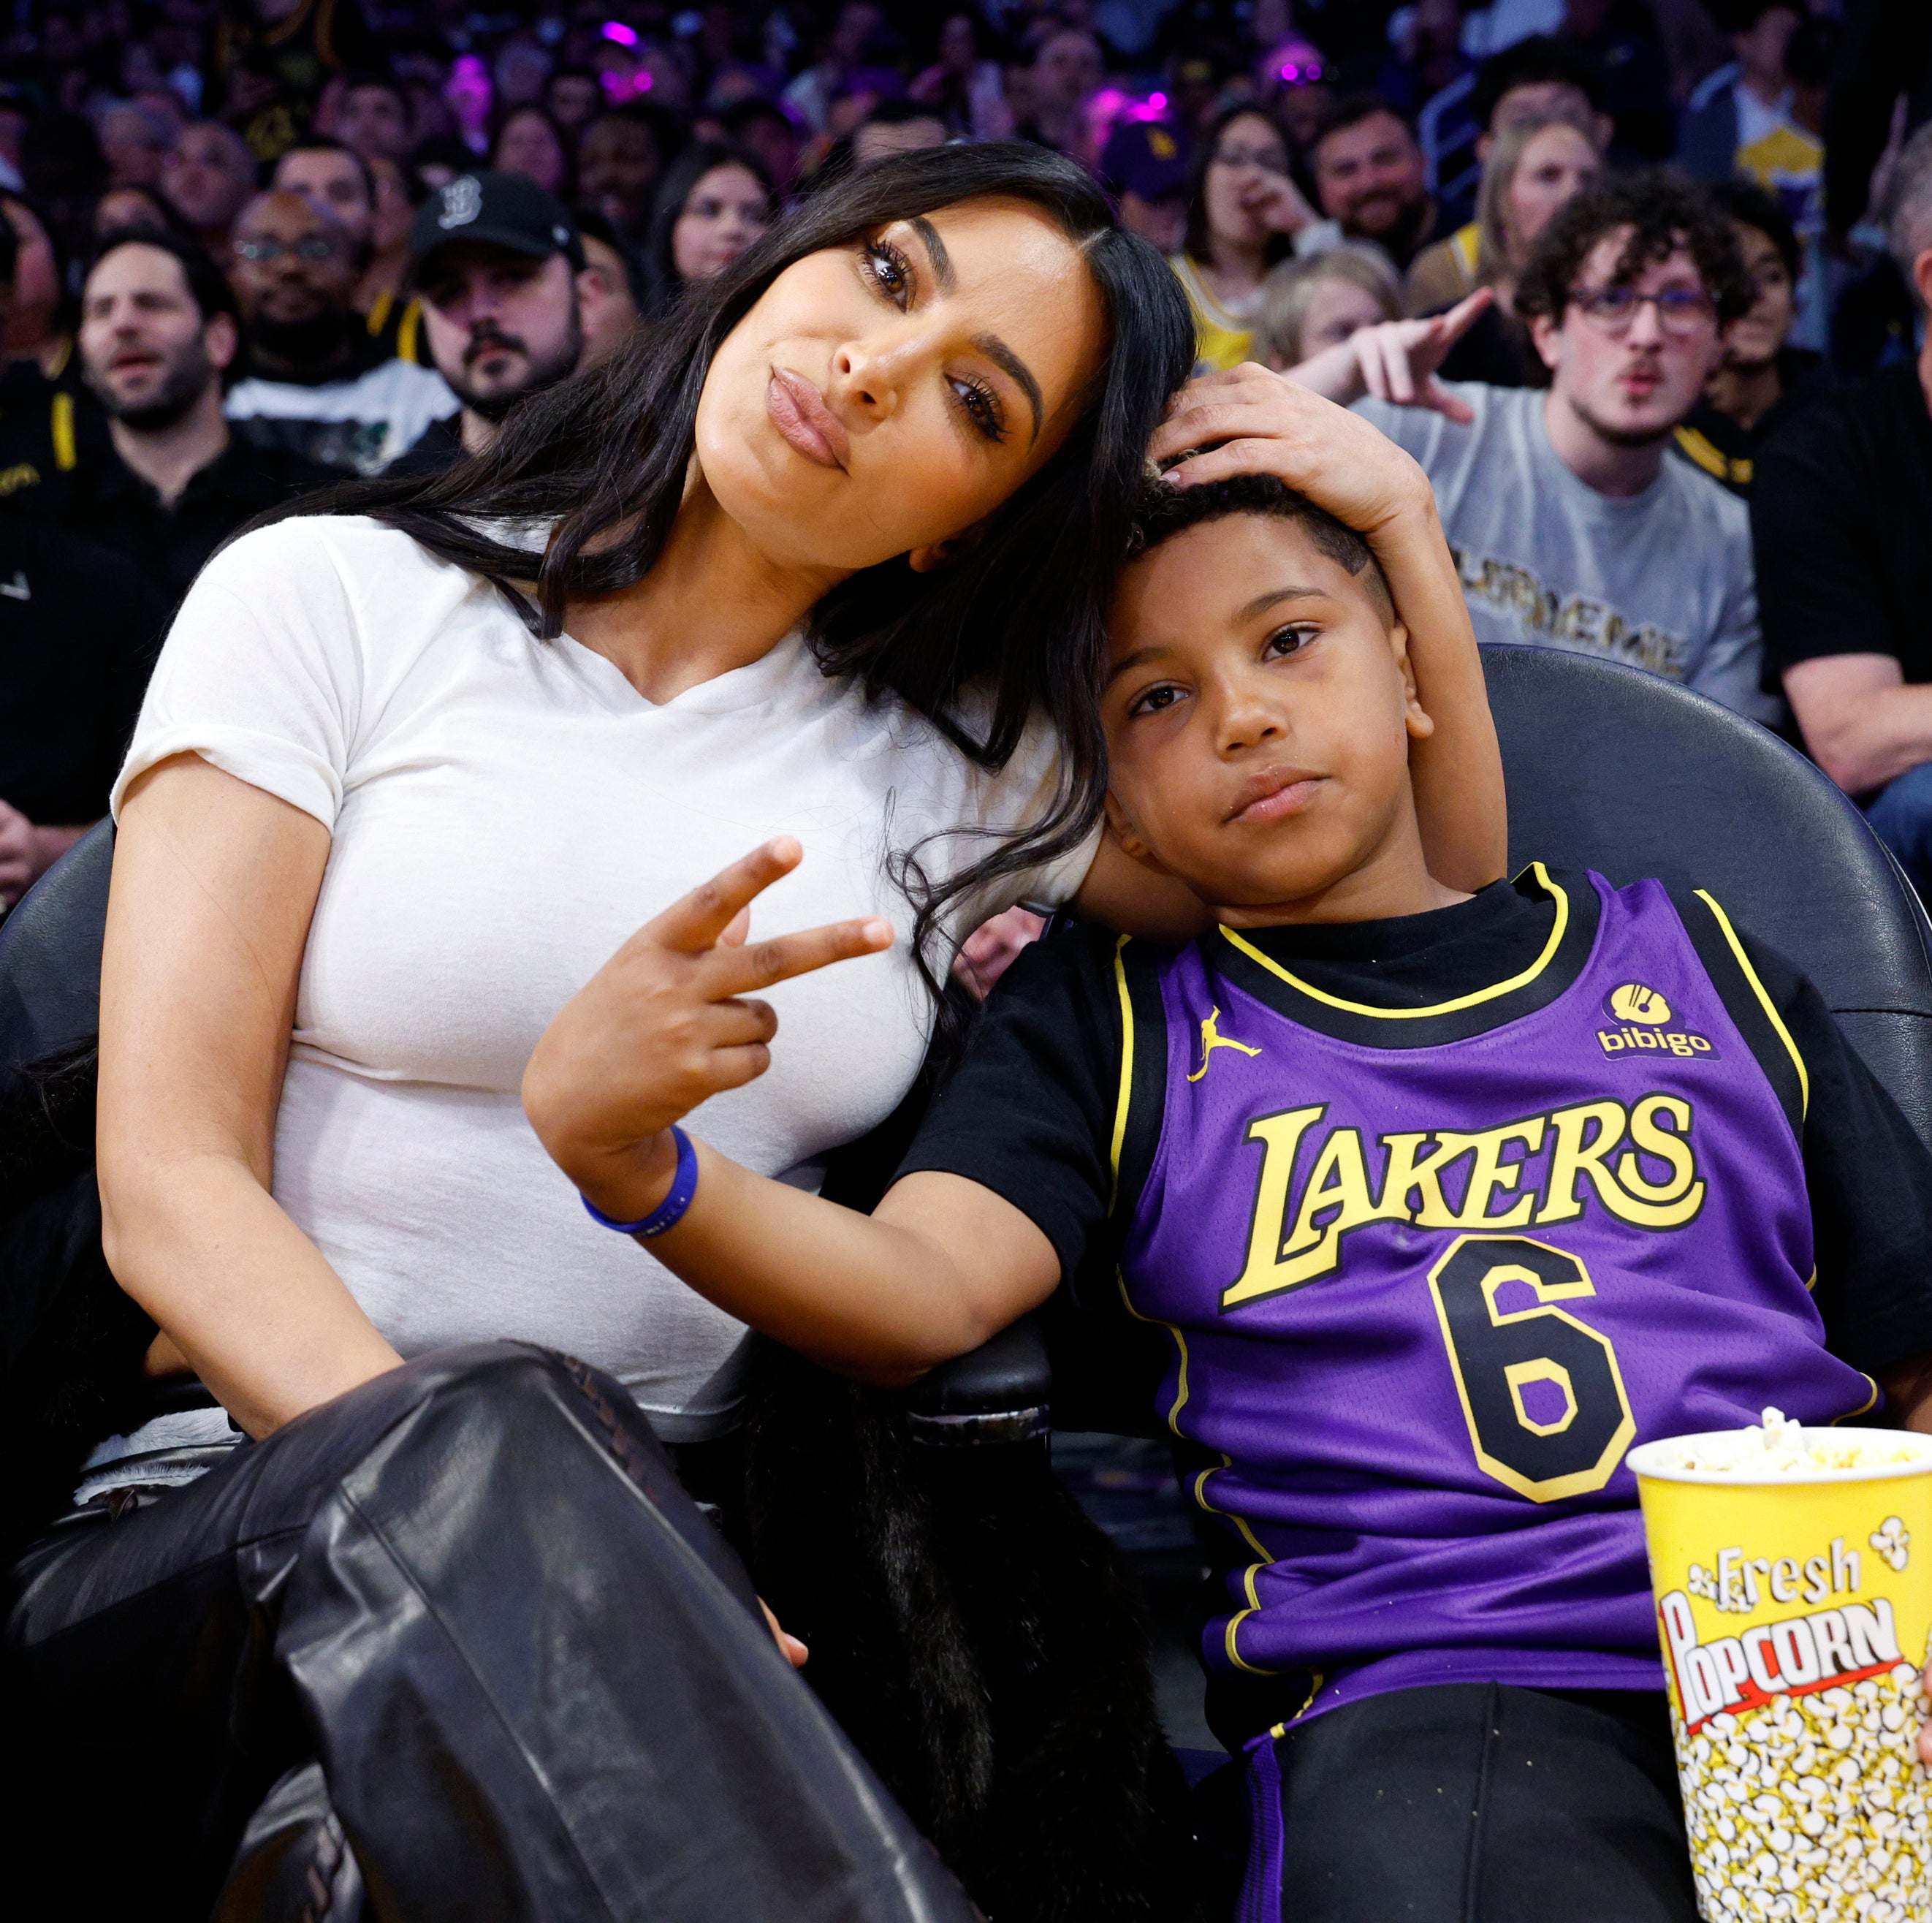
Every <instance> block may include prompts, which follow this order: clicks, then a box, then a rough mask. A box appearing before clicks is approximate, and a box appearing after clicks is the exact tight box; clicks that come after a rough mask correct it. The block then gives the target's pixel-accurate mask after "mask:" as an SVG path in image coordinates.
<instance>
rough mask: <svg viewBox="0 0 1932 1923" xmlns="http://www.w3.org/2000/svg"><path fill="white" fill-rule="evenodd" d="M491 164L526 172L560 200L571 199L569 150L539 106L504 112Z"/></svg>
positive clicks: (555, 125)
mask: <svg viewBox="0 0 1932 1923" xmlns="http://www.w3.org/2000/svg"><path fill="white" fill-rule="evenodd" d="M490 165H491V166H492V167H496V168H497V169H498V170H500V171H501V172H502V173H520V174H526V175H527V176H529V178H530V179H532V180H534V181H535V182H536V184H537V185H538V186H539V187H541V188H543V190H544V192H546V193H547V194H555V195H556V197H557V198H558V199H559V200H568V199H569V198H570V150H569V149H568V147H567V146H565V143H564V138H563V135H562V132H561V131H560V130H559V128H558V126H557V124H556V122H555V121H553V119H551V118H550V116H549V115H548V114H547V113H545V112H544V110H543V109H542V108H541V107H512V108H511V110H510V111H509V112H508V113H506V114H505V115H504V116H503V119H502V124H501V125H499V127H498V128H497V130H496V145H495V146H493V148H492V149H490Z"/></svg>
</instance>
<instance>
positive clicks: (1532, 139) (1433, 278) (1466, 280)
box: [1403, 113, 1603, 387]
mask: <svg viewBox="0 0 1932 1923" xmlns="http://www.w3.org/2000/svg"><path fill="white" fill-rule="evenodd" d="M1602 168H1603V157H1602V155H1601V154H1600V153H1599V152H1598V149H1597V146H1596V144H1595V128H1594V127H1592V126H1590V125H1586V122H1585V121H1583V120H1581V119H1573V118H1571V117H1570V116H1568V114H1563V113H1559V114H1554V115H1540V116H1531V117H1529V118H1528V119H1523V120H1520V121H1516V122H1512V123H1511V125H1509V126H1508V127H1507V128H1505V129H1504V130H1503V131H1502V132H1501V133H1500V134H1498V135H1497V136H1496V145H1495V146H1494V147H1493V148H1492V149H1491V150H1490V156H1489V159H1488V161H1487V163H1486V164H1485V165H1484V169H1483V184H1482V186H1481V188H1480V189H1479V190H1478V194H1477V196H1476V218H1475V220H1474V221H1472V222H1471V223H1470V224H1469V226H1467V227H1460V228H1458V229H1457V231H1456V232H1455V233H1453V234H1451V235H1450V236H1449V237H1448V239H1446V240H1441V241H1438V242H1436V244H1435V245H1434V246H1433V247H1427V248H1424V250H1423V251H1422V252H1421V254H1418V256H1417V257H1416V258H1415V262H1414V263H1413V264H1412V266H1411V267H1410V269H1409V279H1408V281H1407V283H1406V285H1405V287H1404V289H1403V308H1404V310H1405V311H1406V312H1407V313H1409V314H1412V315H1421V314H1439V313H1441V312H1442V311H1445V310H1446V309H1447V308H1451V307H1453V306H1454V305H1455V304H1456V303H1457V302H1458V301H1460V300H1462V299H1464V298H1465V297H1466V296H1468V295H1469V294H1471V293H1474V292H1475V290H1476V289H1477V288H1478V287H1490V288H1493V290H1495V293H1496V301H1495V303H1494V305H1493V306H1491V307H1490V308H1489V310H1488V311H1487V313H1486V314H1484V316H1483V317H1482V318H1481V320H1478V323H1476V325H1475V326H1474V327H1472V329H1470V330H1469V332H1468V333H1467V334H1466V335H1464V336H1463V338H1462V340H1461V341H1459V342H1458V343H1457V345H1456V347H1455V348H1454V350H1452V352H1451V356H1450V358H1449V359H1448V362H1445V364H1444V365H1443V367H1442V377H1443V378H1444V379H1445V380H1481V381H1487V382H1488V383H1490V385H1491V386H1496V387H1535V386H1542V385H1543V383H1544V380H1545V379H1546V378H1547V377H1546V375H1545V374H1544V368H1543V363H1542V362H1541V361H1540V360H1539V359H1538V358H1537V356H1536V353H1535V350H1534V349H1533V348H1532V346H1531V344H1530V338H1529V329H1528V328H1526V326H1523V323H1522V322H1521V321H1520V320H1518V319H1517V316H1516V309H1515V307H1514V300H1515V298H1516V284H1517V277H1518V276H1519V275H1520V274H1521V273H1522V272H1523V269H1524V267H1525V266H1527V265H1528V263H1529V257H1530V254H1532V251H1534V250H1535V245H1536V243H1537V242H1538V239H1540V238H1541V236H1542V233H1543V230H1544V228H1545V227H1547V226H1548V225H1549V224H1550V220H1551V218H1552V217H1553V215H1555V214H1556V211H1557V209H1559V207H1561V206H1563V205H1564V203H1565V202H1566V201H1568V200H1569V198H1570V197H1571V195H1572V194H1574V193H1575V192H1576V191H1577V189H1578V188H1580V187H1581V186H1583V185H1584V183H1585V182H1587V181H1589V180H1591V179H1594V178H1595V176H1596V175H1597V174H1598V173H1600V172H1601V170H1602Z"/></svg>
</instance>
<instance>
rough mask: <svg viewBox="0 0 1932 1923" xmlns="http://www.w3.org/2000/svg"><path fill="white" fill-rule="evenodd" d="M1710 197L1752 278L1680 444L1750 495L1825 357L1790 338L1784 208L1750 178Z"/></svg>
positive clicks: (1792, 310)
mask: <svg viewBox="0 0 1932 1923" xmlns="http://www.w3.org/2000/svg"><path fill="white" fill-rule="evenodd" d="M1711 194H1712V198H1713V199H1714V200H1716V202H1717V203H1718V206H1721V207H1722V208H1723V209H1724V211H1725V212H1727V214H1729V215H1730V217H1731V224H1732V226H1733V228H1734V229H1735V230H1736V233H1737V237H1738V251H1739V254H1741V255H1742V257H1743V260H1744V266H1745V277H1746V278H1747V279H1748V280H1749V281H1750V282H1751V289H1752V296H1753V297H1752V300H1751V308H1750V310H1749V311H1748V312H1747V313H1745V314H1741V315H1740V316H1739V317H1738V318H1737V319H1736V320H1734V321H1733V322H1732V323H1731V324H1730V327H1729V328H1728V329H1727V330H1726V332H1725V335H1724V359H1722V360H1721V362H1719V363H1718V369H1717V371H1716V372H1715V374H1712V376H1711V378H1710V380H1709V382H1708V383H1706V386H1705V389H1704V398H1703V399H1702V400H1701V401H1699V402H1698V404H1697V407H1695V409H1694V410H1693V411H1692V412H1691V415H1690V416H1689V417H1688V419H1686V420H1685V422H1684V423H1683V425H1682V426H1681V427H1679V428H1678V430H1677V451H1678V452H1679V453H1680V454H1682V455H1683V456H1684V457H1685V458H1686V459H1687V460H1688V461H1694V462H1695V463H1696V464H1697V466H1698V467H1701V468H1703V470H1704V472H1705V473H1707V474H1709V475H1710V476H1712V479H1714V480H1717V481H1721V482H1723V484H1724V485H1725V486H1726V487H1727V488H1730V491H1732V493H1733V494H1745V495H1748V494H1750V492H1751V479H1752V476H1753V473H1754V467H1755V463H1756V457H1757V450H1758V449H1759V447H1760V446H1761V445H1762V444H1763V442H1764V441H1765V440H1766V439H1767V438H1768V437H1769V435H1770V434H1772V432H1773V431H1775V430H1776V429H1777V428H1781V427H1782V426H1783V425H1784V423H1785V422H1787V421H1788V420H1790V419H1791V418H1792V416H1793V415H1794V414H1796V413H1799V411H1800V410H1802V409H1803V408H1805V407H1808V405H1810V404H1811V402H1812V401H1815V400H1817V399H1818V398H1820V395H1822V394H1823V392H1824V389H1825V386H1826V380H1825V376H1824V371H1823V356H1821V355H1819V354H1816V353H1809V352H1808V351H1807V350H1805V349H1804V348H1802V347H1792V346H1791V345H1790V337H1791V323H1792V320H1793V316H1794V315H1795V314H1796V311H1797V309H1796V292H1797V285H1798V274H1799V261H1800V252H1799V243H1798V236H1797V233H1796V230H1794V229H1793V227H1792V224H1791V221H1790V218H1789V217H1788V216H1787V215H1786V213H1785V211H1784V208H1783V206H1781V204H1780V203H1778V200H1776V199H1775V198H1774V197H1772V195H1770V194H1767V193H1766V191H1764V189H1763V188H1761V187H1760V186H1758V185H1756V184H1755V183H1754V182H1750V181H1732V182H1726V183H1725V184H1724V185H1722V186H1721V187H1714V188H1712V189H1711Z"/></svg>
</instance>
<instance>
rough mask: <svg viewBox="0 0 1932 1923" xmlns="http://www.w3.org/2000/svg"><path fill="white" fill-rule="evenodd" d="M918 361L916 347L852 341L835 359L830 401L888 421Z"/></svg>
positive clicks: (828, 398)
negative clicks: (910, 367)
mask: <svg viewBox="0 0 1932 1923" xmlns="http://www.w3.org/2000/svg"><path fill="white" fill-rule="evenodd" d="M915 357H916V356H915V354H914V353H913V350H912V344H910V342H907V341H890V340H881V339H877V338H872V339H866V340H860V341H847V342H846V343H845V344H844V345H843V346H842V347H840V348H838V350H837V351H836V352H835V353H833V355H832V378H831V380H830V382H829V383H828V392H827V393H826V399H827V400H828V401H832V402H833V403H834V404H836V403H837V402H838V401H839V400H841V399H842V400H843V401H845V402H846V403H847V404H848V405H850V406H853V407H858V408H859V409H861V410H863V411H865V412H866V413H871V414H873V415H875V416H878V417H879V418H880V419H885V418H886V417H888V416H890V415H891V413H892V411H893V410H894V409H895V408H896V407H898V399H899V395H900V393H901V390H902V389H903V388H904V384H905V381H906V378H907V372H908V363H909V362H910V360H911V359H913V358H915Z"/></svg>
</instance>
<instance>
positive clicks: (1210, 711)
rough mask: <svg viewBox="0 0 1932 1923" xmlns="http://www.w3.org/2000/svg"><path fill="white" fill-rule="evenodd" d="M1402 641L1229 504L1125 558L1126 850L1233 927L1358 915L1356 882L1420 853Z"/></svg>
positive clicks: (1274, 533) (1341, 579) (1113, 627)
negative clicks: (1216, 516) (1174, 879)
mask: <svg viewBox="0 0 1932 1923" xmlns="http://www.w3.org/2000/svg"><path fill="white" fill-rule="evenodd" d="M1407 650H1408V638H1407V636H1406V634H1405V632H1403V629H1402V627H1401V626H1400V624H1397V626H1394V627H1393V628H1391V627H1390V626H1388V625H1386V624H1385V621H1384V619H1383V616H1382V611H1381V610H1380V609H1379V607H1378V606H1377V605H1376V602H1375V601H1374V600H1373V599H1372V598H1371V596H1370V593H1369V591H1368V590H1367V587H1365V586H1364V581H1363V580H1362V579H1359V578H1357V577H1356V576H1355V575H1351V574H1350V573H1349V571H1348V569H1346V568H1345V567H1343V566H1342V565H1341V563H1340V562H1339V561H1334V560H1330V559H1329V558H1328V556H1327V555H1325V554H1323V553H1322V552H1321V551H1320V550H1319V548H1316V546H1315V545H1314V543H1313V542H1311V541H1310V539H1309V538H1308V536H1307V534H1306V533H1304V530H1302V528H1301V526H1300V525H1299V524H1297V523H1295V522H1294V521H1286V520H1283V519H1280V518H1277V517H1275V516H1272V515H1259V514H1232V515H1226V516H1225V517H1223V518H1221V519H1220V520H1217V521H1208V522H1206V523H1205V524H1202V526H1200V527H1193V528H1190V529H1189V530H1187V532H1186V533H1182V534H1179V535H1177V536H1175V537H1174V538H1173V539H1172V540H1169V541H1168V542H1165V543H1163V545H1161V546H1160V547H1158V548H1155V549H1154V551H1153V552H1152V553H1151V554H1148V555H1147V556H1145V557H1144V558H1142V559H1141V560H1137V561H1135V562H1134V563H1132V564H1131V565H1130V566H1129V567H1128V568H1127V571H1126V572H1125V574H1124V576H1123V578H1122V580H1121V587H1120V590H1119V593H1118V595H1117V596H1116V597H1115V603H1114V609H1113V617H1112V622H1111V623H1110V633H1109V645H1108V667H1109V672H1108V679H1107V683H1106V690H1105V693H1104V694H1103V705H1102V714H1103V720H1104V721H1105V723H1106V732H1107V744H1108V752H1109V757H1110V765H1111V768H1112V786H1111V789H1110V792H1109V795H1108V801H1107V806H1108V813H1109V819H1111V820H1112V823H1113V825H1114V828H1115V832H1116V833H1117V834H1118V835H1119V836H1120V837H1121V841H1122V843H1123V845H1124V846H1125V847H1126V848H1127V852H1129V853H1130V855H1133V856H1134V857H1135V858H1136V859H1138V860H1139V861H1143V862H1145V863H1146V864H1148V866H1150V867H1155V868H1157V869H1160V870H1164V871H1166V873H1171V874H1173V875H1175V876H1178V877H1179V878H1180V879H1181V880H1182V881H1184V882H1186V883H1187V885H1188V886H1189V887H1190V888H1192V889H1193V891H1194V892H1195V893H1196V894H1197V895H1199V897H1201V899H1202V900H1203V901H1204V902H1205V903H1208V905H1209V906H1211V907H1213V908H1214V909H1217V910H1219V911H1220V912H1221V918H1222V919H1223V920H1224V921H1229V922H1230V923H1232V924H1234V925H1235V926H1242V925H1246V924H1251V923H1253V922H1255V921H1266V920H1275V919H1282V918H1292V919H1316V920H1326V919H1343V918H1358V910H1359V909H1360V907H1361V905H1362V904H1361V903H1359V902H1358V900H1357V898H1356V897H1358V895H1359V894H1362V893H1363V892H1364V890H1363V888H1361V887H1358V886H1357V885H1355V884H1357V883H1358V881H1359V882H1367V883H1368V884H1369V885H1370V886H1371V887H1372V886H1373V876H1375V875H1376V871H1377V870H1379V869H1386V868H1387V867H1388V865H1389V864H1390V863H1391V861H1394V860H1397V858H1399V857H1400V858H1409V857H1411V856H1414V855H1416V852H1417V849H1418V843H1417V838H1416V836H1417V831H1416V828H1415V808H1414V804H1413V802H1412V799H1411V796H1410V792H1409V740H1410V738H1411V737H1412V736H1415V737H1416V738H1421V736H1423V735H1427V734H1428V733H1429V732H1430V729H1431V728H1432V726H1433V724H1432V723H1430V720H1429V717H1427V715H1426V714H1424V713H1423V711H1421V708H1419V707H1418V705H1416V699H1415V681H1414V678H1413V677H1412V675H1411V674H1410V672H1409V658H1408V651H1407ZM1284 911H1286V915H1285V914H1284Z"/></svg>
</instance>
